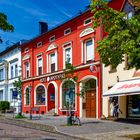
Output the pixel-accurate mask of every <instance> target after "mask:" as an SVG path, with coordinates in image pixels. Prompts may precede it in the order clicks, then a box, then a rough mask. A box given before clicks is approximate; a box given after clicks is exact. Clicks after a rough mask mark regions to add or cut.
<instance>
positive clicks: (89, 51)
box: [84, 39, 94, 63]
mask: <svg viewBox="0 0 140 140" xmlns="http://www.w3.org/2000/svg"><path fill="white" fill-rule="evenodd" d="M84 56H85V58H84V59H85V63H86V62H88V61H90V60H93V59H94V43H93V40H92V39H89V40H87V41H85V42H84Z"/></svg>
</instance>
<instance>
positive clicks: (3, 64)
mask: <svg viewBox="0 0 140 140" xmlns="http://www.w3.org/2000/svg"><path fill="white" fill-rule="evenodd" d="M20 45H21V43H20V42H19V43H16V44H15V45H13V46H11V47H9V48H7V49H6V50H4V51H2V52H1V53H0V101H9V102H10V106H11V107H14V108H15V112H16V113H18V112H19V109H20V106H19V104H20V102H21V101H20V100H19V99H15V100H14V99H13V97H12V95H13V91H14V90H15V87H14V85H13V82H14V81H15V80H18V78H19V77H20V76H21V50H20Z"/></svg>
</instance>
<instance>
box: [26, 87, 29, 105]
mask: <svg viewBox="0 0 140 140" xmlns="http://www.w3.org/2000/svg"><path fill="white" fill-rule="evenodd" d="M29 104H30V93H29V88H26V91H25V105H29Z"/></svg>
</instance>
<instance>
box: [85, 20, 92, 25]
mask: <svg viewBox="0 0 140 140" xmlns="http://www.w3.org/2000/svg"><path fill="white" fill-rule="evenodd" d="M90 23H92V18H88V19H86V20H84V26H86V25H88V24H90Z"/></svg>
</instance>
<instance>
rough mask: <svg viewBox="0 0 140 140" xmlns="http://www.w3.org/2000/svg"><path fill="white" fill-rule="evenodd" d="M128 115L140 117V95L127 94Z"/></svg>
mask: <svg viewBox="0 0 140 140" xmlns="http://www.w3.org/2000/svg"><path fill="white" fill-rule="evenodd" d="M128 117H140V95H131V96H128Z"/></svg>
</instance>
